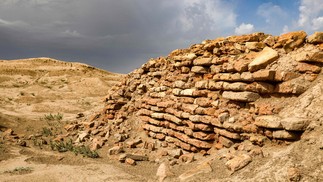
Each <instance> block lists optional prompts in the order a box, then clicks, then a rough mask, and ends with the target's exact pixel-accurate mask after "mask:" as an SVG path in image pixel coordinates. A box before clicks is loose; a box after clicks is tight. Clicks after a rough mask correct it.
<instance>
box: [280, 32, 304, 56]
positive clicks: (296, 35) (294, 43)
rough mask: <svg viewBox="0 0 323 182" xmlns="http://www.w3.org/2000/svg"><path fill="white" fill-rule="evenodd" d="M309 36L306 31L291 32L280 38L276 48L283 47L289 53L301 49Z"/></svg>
mask: <svg viewBox="0 0 323 182" xmlns="http://www.w3.org/2000/svg"><path fill="white" fill-rule="evenodd" d="M306 36H307V34H306V33H305V32H304V31H298V32H289V33H285V34H283V35H281V36H279V37H278V41H277V45H275V47H280V46H283V48H284V49H285V51H286V52H287V53H288V52H290V51H293V50H294V49H295V48H297V47H299V46H300V45H301V44H303V42H304V41H305V38H306Z"/></svg>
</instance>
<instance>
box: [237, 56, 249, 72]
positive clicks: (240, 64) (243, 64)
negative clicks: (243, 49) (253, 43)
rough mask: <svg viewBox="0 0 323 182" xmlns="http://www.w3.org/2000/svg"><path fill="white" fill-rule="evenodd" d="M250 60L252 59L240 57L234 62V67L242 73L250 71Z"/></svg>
mask: <svg viewBox="0 0 323 182" xmlns="http://www.w3.org/2000/svg"><path fill="white" fill-rule="evenodd" d="M250 62H251V60H248V59H239V60H237V61H236V62H235V63H234V64H233V68H234V69H235V70H236V71H237V72H240V73H241V72H245V71H248V65H249V64H250Z"/></svg>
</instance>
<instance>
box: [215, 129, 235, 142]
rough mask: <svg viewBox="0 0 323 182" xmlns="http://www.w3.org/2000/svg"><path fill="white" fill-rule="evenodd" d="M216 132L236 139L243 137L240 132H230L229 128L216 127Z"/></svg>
mask: <svg viewBox="0 0 323 182" xmlns="http://www.w3.org/2000/svg"><path fill="white" fill-rule="evenodd" d="M214 132H215V133H217V134H219V135H222V136H225V137H227V138H231V139H236V140H240V139H241V137H240V135H239V134H238V133H232V132H229V131H227V130H223V129H219V128H214Z"/></svg>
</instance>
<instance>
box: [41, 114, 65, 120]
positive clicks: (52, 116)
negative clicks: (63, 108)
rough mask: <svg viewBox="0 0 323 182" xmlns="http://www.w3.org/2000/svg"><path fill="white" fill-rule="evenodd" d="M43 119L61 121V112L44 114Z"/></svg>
mask: <svg viewBox="0 0 323 182" xmlns="http://www.w3.org/2000/svg"><path fill="white" fill-rule="evenodd" d="M44 118H45V120H47V121H61V120H62V119H63V114H61V113H57V114H52V113H50V114H47V115H46V114H45V116H44Z"/></svg>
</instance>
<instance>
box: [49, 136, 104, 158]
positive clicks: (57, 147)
mask: <svg viewBox="0 0 323 182" xmlns="http://www.w3.org/2000/svg"><path fill="white" fill-rule="evenodd" d="M50 147H51V149H52V150H54V151H58V152H67V151H70V152H73V153H74V154H75V155H78V154H81V155H83V156H84V157H89V158H98V157H99V154H98V152H97V151H92V150H91V149H90V148H89V147H88V146H84V145H82V146H74V145H73V142H72V140H69V141H67V142H66V143H64V142H63V141H60V142H53V141H50Z"/></svg>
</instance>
